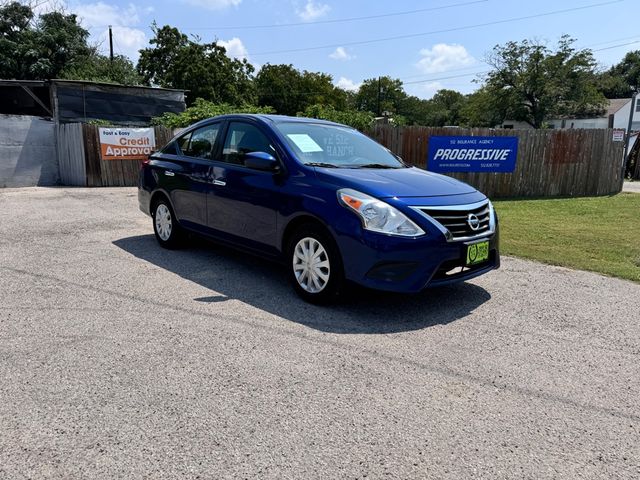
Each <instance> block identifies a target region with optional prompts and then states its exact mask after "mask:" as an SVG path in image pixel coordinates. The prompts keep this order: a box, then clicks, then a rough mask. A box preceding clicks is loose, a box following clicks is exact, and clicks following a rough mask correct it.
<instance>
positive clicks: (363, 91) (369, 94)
mask: <svg viewBox="0 0 640 480" xmlns="http://www.w3.org/2000/svg"><path fill="white" fill-rule="evenodd" d="M406 98H407V94H406V93H405V91H404V89H403V88H402V81H401V80H399V79H397V78H396V79H394V78H391V77H379V78H369V79H367V80H365V81H364V82H362V85H360V88H359V89H358V93H356V96H355V102H356V106H357V108H358V110H362V111H366V112H375V113H376V115H378V116H380V115H382V112H385V111H387V112H391V113H399V114H402V111H401V110H402V102H403V101H405V100H406Z"/></svg>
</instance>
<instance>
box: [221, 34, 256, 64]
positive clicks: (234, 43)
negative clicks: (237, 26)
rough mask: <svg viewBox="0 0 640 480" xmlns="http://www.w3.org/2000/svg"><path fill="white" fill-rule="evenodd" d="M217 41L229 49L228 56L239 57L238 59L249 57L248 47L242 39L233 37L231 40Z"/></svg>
mask: <svg viewBox="0 0 640 480" xmlns="http://www.w3.org/2000/svg"><path fill="white" fill-rule="evenodd" d="M216 43H217V44H218V45H220V46H221V47H224V48H225V49H226V50H227V57H230V58H237V59H238V60H242V59H244V58H246V59H247V60H248V59H249V52H248V51H247V47H245V46H244V43H242V40H240V39H239V38H238V37H233V38H232V39H231V40H226V41H225V40H218V41H217V42H216Z"/></svg>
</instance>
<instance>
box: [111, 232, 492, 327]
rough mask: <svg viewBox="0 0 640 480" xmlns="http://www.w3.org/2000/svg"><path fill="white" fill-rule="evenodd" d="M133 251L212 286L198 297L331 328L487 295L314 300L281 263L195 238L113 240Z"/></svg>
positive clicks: (468, 290)
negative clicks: (181, 241) (297, 288)
mask: <svg viewBox="0 0 640 480" xmlns="http://www.w3.org/2000/svg"><path fill="white" fill-rule="evenodd" d="M113 244H114V245H116V246H117V247H119V248H121V249H122V250H124V251H126V252H128V253H130V254H131V255H133V256H135V257H137V258H139V259H141V260H144V261H146V262H149V263H151V264H153V265H156V266H158V267H160V268H162V269H165V270H167V271H170V272H172V273H175V274H177V275H179V276H181V277H182V278H185V279H187V280H190V281H192V282H195V283H197V284H199V285H201V286H203V287H205V288H207V289H210V290H212V294H211V295H208V296H203V297H198V298H194V299H193V300H194V301H196V302H202V303H212V304H213V303H222V302H225V301H227V300H229V299H238V300H240V301H242V302H244V303H247V304H249V305H252V306H254V307H256V308H259V309H261V310H264V311H267V312H269V313H272V314H274V315H277V316H279V317H282V318H285V319H288V320H290V321H292V322H297V323H300V324H303V325H306V326H308V327H310V328H314V329H317V330H320V331H323V332H330V333H395V332H403V331H411V330H419V329H423V328H428V327H432V326H434V325H445V324H448V323H450V322H453V321H456V320H458V319H460V318H463V317H465V316H467V315H468V314H469V313H470V312H472V311H473V310H475V309H476V308H478V307H479V306H480V305H482V304H483V303H485V302H486V301H488V300H489V299H490V298H491V295H490V294H489V293H488V292H487V291H486V290H485V289H483V288H482V287H479V286H477V285H473V284H470V283H461V284H456V285H452V286H448V287H441V288H435V289H429V290H425V291H424V292H422V293H419V294H412V295H407V294H394V293H387V292H379V291H373V290H368V289H364V288H359V287H356V286H353V287H352V288H351V289H349V290H348V294H347V295H345V298H343V299H342V300H341V301H340V302H338V303H336V304H333V305H328V306H315V305H310V304H308V303H306V302H304V301H302V300H301V299H300V298H298V296H297V295H296V294H295V292H294V291H293V289H292V288H291V286H290V285H289V282H288V279H287V275H286V272H285V269H284V267H282V266H281V265H278V264H276V263H273V262H269V261H267V260H264V259H261V258H259V257H255V256H252V255H248V254H245V253H242V252H238V251H236V250H233V249H231V248H227V247H223V246H220V245H217V244H213V243H210V242H208V241H206V240H204V239H200V238H194V239H192V240H191V241H190V242H189V245H188V246H187V247H185V248H183V249H180V250H172V251H171V250H165V249H162V248H160V246H159V245H158V244H157V242H156V240H155V238H154V236H153V235H139V236H134V237H127V238H122V239H119V240H116V241H114V242H113Z"/></svg>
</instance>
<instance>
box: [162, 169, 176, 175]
mask: <svg viewBox="0 0 640 480" xmlns="http://www.w3.org/2000/svg"><path fill="white" fill-rule="evenodd" d="M164 174H165V175H166V176H167V177H175V175H176V174H175V173H173V172H172V171H171V170H165V171H164Z"/></svg>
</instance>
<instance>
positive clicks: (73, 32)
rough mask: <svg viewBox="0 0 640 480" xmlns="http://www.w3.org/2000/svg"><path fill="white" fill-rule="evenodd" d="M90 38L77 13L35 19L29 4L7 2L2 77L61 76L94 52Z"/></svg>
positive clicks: (0, 26)
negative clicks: (89, 43)
mask: <svg viewBox="0 0 640 480" xmlns="http://www.w3.org/2000/svg"><path fill="white" fill-rule="evenodd" d="M88 37H89V32H88V31H87V30H85V29H84V28H82V27H81V26H80V25H79V24H78V21H77V18H76V16H75V15H65V14H63V13H61V12H51V13H46V14H43V15H40V17H39V18H38V19H37V21H34V13H33V10H32V9H31V8H30V7H29V6H25V5H21V4H20V3H18V2H12V3H8V4H5V5H4V6H2V7H0V78H15V79H20V80H44V79H49V78H58V77H60V76H61V73H62V71H63V70H65V69H68V68H73V67H74V66H75V65H76V64H77V62H78V61H79V59H81V58H84V57H87V56H90V55H91V54H92V53H93V50H92V49H91V48H90V47H89V46H88V45H87V39H88Z"/></svg>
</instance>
